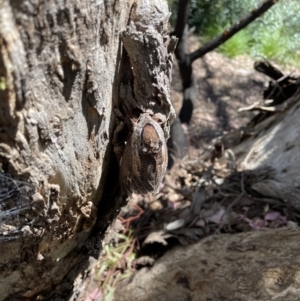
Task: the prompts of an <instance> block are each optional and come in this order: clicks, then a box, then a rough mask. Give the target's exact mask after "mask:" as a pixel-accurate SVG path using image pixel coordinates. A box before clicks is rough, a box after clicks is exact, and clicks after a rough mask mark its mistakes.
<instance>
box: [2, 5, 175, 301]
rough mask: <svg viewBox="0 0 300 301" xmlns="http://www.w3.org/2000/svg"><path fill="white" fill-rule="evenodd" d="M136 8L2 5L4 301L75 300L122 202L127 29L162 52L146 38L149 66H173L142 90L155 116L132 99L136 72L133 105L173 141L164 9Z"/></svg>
mask: <svg viewBox="0 0 300 301" xmlns="http://www.w3.org/2000/svg"><path fill="white" fill-rule="evenodd" d="M137 3H138V4H137ZM137 3H135V4H134V3H133V0H116V1H109V0H104V1H97V0H95V1H81V0H70V1H63V2H61V1H57V0H48V1H27V0H25V1H8V0H0V99H1V102H0V112H1V113H0V114H1V118H0V172H1V173H2V174H0V176H1V177H0V198H1V199H0V247H1V252H0V253H1V254H0V279H1V281H0V300H50V299H51V300H52V299H53V300H67V299H69V298H71V297H70V296H72V298H71V299H72V300H73V299H74V300H75V298H76V296H77V295H78V294H79V292H80V288H79V286H80V284H81V281H83V280H84V277H85V275H86V274H87V271H88V269H89V268H90V263H91V260H90V256H93V257H97V256H98V255H99V252H100V249H101V240H102V238H103V233H104V232H105V230H106V228H107V227H108V225H109V223H110V222H111V220H112V219H113V218H114V217H115V216H116V214H117V212H118V209H119V207H120V206H121V205H122V204H123V202H124V200H125V197H126V196H125V197H124V198H121V197H120V188H119V179H118V174H119V171H118V169H119V168H118V162H117V160H116V157H115V156H114V154H113V148H112V137H113V131H114V128H115V124H116V120H115V119H116V118H115V114H113V108H114V107H116V108H119V107H120V103H119V86H120V82H121V81H123V80H124V78H126V74H125V73H126V72H127V73H128V72H129V71H130V70H131V69H133V67H131V66H130V65H129V68H127V69H128V70H127V71H126V70H124V60H127V61H128V58H127V55H129V54H128V53H126V52H124V50H123V47H122V43H121V40H120V34H121V33H122V32H123V31H124V30H125V29H126V28H127V27H126V26H127V25H128V24H129V23H130V22H129V21H130V20H133V21H132V22H133V25H132V26H131V27H130V30H131V31H133V32H134V33H136V36H142V37H148V36H149V34H148V29H149V32H150V33H151V34H152V36H151V37H153V39H152V40H151V41H152V42H153V41H154V42H156V44H155V43H153V45H152V46H151V45H150V44H149V43H150V42H149V43H148V42H147V40H146V39H145V45H144V46H145V49H148V52H146V53H148V55H149V61H151V62H153V61H154V60H153V57H151V56H155V55H156V56H159V55H161V56H162V55H164V56H162V57H161V64H162V65H163V64H165V65H163V67H161V68H160V66H158V63H157V61H154V64H156V65H155V66H151V65H150V63H148V61H147V60H146V61H145V62H144V63H145V66H147V70H149V71H148V72H150V71H152V70H153V69H151V68H156V69H155V70H158V71H157V73H155V76H156V77H155V76H154V75H153V76H152V77H151V76H149V78H148V82H147V81H145V86H147V85H148V86H150V87H152V89H154V88H153V86H154V84H155V89H157V92H156V93H157V94H159V97H158V96H157V95H156V96H155V97H156V98H154V99H153V100H152V102H151V104H152V107H151V108H148V107H143V108H140V107H139V103H140V104H141V106H142V104H143V102H142V100H141V101H140V102H139V99H137V100H136V99H134V97H136V96H137V88H136V84H135V83H136V80H135V78H134V76H136V75H135V73H134V71H135V70H133V74H130V76H129V78H130V79H131V80H132V82H129V83H128V81H129V80H128V78H127V83H126V84H129V85H131V86H133V87H134V89H133V90H134V93H133V96H132V97H131V98H130V100H128V103H130V101H131V100H132V102H133V103H132V107H131V109H132V110H133V111H136V110H139V113H143V110H144V111H146V112H147V113H149V114H156V113H159V114H160V115H163V116H164V117H165V118H164V122H165V123H164V124H165V125H164V130H165V133H166V136H167V135H168V131H169V126H170V123H171V119H172V117H173V115H174V113H173V108H172V106H171V105H170V99H169V95H168V88H169V81H170V76H169V74H170V68H171V61H170V60H171V59H170V57H169V55H171V54H170V53H171V52H172V50H173V48H172V47H171V46H168V43H169V41H168V40H167V39H166V36H168V32H167V30H166V24H167V22H168V17H169V12H168V7H167V3H166V2H165V1H152V2H151V1H150V2H149V1H147V0H145V1H139V2H137ZM143 5H144V6H143ZM141 7H142V8H143V7H144V8H143V9H140V8H141ZM132 18H134V19H132ZM158 21H159V22H158ZM130 24H131V23H130ZM135 41H137V40H135ZM147 43H148V44H147ZM163 43H164V44H163ZM162 45H165V50H164V48H163V46H162ZM147 47H148V48H147ZM151 47H152V48H151ZM167 47H169V48H168V51H167ZM154 48H155V50H156V51H157V52H158V50H161V49H162V50H161V52H159V53H158V54H157V53H156V52H155V51H153V49H154ZM130 63H132V62H129V64H130ZM121 64H122V65H121ZM167 64H168V65H167ZM127 66H128V65H127ZM149 66H150V67H149ZM134 67H135V68H136V67H137V66H134ZM157 67H159V68H157ZM163 68H164V72H162V71H161V70H162V69H163ZM136 69H139V68H136ZM140 69H143V70H145V67H144V66H140ZM124 74H125V75H124ZM151 74H152V73H151ZM151 74H150V75H151ZM132 76H133V79H132ZM154 77H155V80H154V79H153V78H154ZM162 80H163V81H164V90H163V91H160V90H159V89H160V88H161V82H160V81H162ZM151 97H154V95H152V96H151ZM134 101H135V102H134ZM147 101H148V102H150V100H149V99H147ZM75 279H76V282H75Z"/></svg>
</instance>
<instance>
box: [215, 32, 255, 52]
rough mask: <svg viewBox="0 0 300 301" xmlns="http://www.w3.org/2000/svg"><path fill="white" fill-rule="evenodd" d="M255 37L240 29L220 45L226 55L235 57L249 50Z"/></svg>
mask: <svg viewBox="0 0 300 301" xmlns="http://www.w3.org/2000/svg"><path fill="white" fill-rule="evenodd" d="M252 41H253V39H252V38H251V36H249V35H248V33H247V32H246V31H240V32H238V33H237V34H235V35H234V36H233V37H232V38H230V39H229V40H228V41H227V42H226V43H224V44H222V45H221V46H220V47H219V50H220V51H221V52H222V53H223V54H225V55H226V56H228V57H230V58H233V57H236V56H238V55H241V54H245V53H247V52H248V50H249V48H250V47H251V43H252Z"/></svg>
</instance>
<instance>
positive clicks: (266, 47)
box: [168, 0, 300, 68]
mask: <svg viewBox="0 0 300 301" xmlns="http://www.w3.org/2000/svg"><path fill="white" fill-rule="evenodd" d="M168 1H169V5H170V9H171V11H172V16H171V24H172V26H174V25H175V22H176V19H177V4H178V0H168ZM261 1H262V0H191V1H190V13H189V20H188V24H189V27H190V28H191V27H194V28H195V34H196V35H197V36H199V41H200V43H202V44H204V43H205V42H207V41H209V40H210V39H212V38H213V37H215V36H216V35H218V34H220V33H221V32H222V31H223V30H224V29H226V28H228V27H229V26H230V25H232V24H234V23H235V22H237V21H239V20H240V19H241V18H242V17H243V16H244V15H245V14H247V13H248V12H249V11H251V10H252V9H253V8H255V7H256V6H257V5H258V4H260V3H261ZM217 51H219V52H222V53H223V54H224V55H226V56H228V57H235V56H238V55H242V54H248V55H251V56H252V57H254V58H256V59H262V58H264V59H271V60H274V61H276V62H278V63H281V64H287V65H293V66H295V67H298V68H300V1H299V0H281V1H279V2H278V3H277V4H276V5H274V6H273V7H272V8H271V9H269V10H268V11H267V12H266V13H265V15H264V17H263V18H259V19H257V20H256V21H254V22H252V23H251V24H250V25H249V26H248V27H246V28H245V29H243V30H242V31H240V32H239V33H237V34H236V35H234V36H233V37H232V38H231V39H229V40H228V41H227V42H226V43H224V44H223V45H222V46H220V47H219V48H218V50H217Z"/></svg>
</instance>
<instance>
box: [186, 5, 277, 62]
mask: <svg viewBox="0 0 300 301" xmlns="http://www.w3.org/2000/svg"><path fill="white" fill-rule="evenodd" d="M278 1H279V0H265V1H263V2H262V3H261V4H260V6H259V7H258V8H256V9H253V10H252V11H251V12H250V13H249V14H248V15H246V16H245V17H244V18H242V19H241V20H239V21H238V22H237V23H235V24H234V25H232V26H231V27H230V28H229V29H227V30H225V31H224V32H223V33H222V34H221V35H219V36H217V37H215V38H214V39H212V40H211V41H210V42H208V43H207V44H205V45H203V46H202V47H201V48H199V49H198V50H196V51H194V52H192V53H191V54H190V55H189V56H190V60H191V62H193V61H194V60H196V59H198V58H200V57H202V56H204V55H205V54H206V53H208V52H210V51H212V50H213V49H215V48H217V47H219V46H220V45H222V44H223V43H224V42H226V41H227V40H229V39H230V38H231V37H232V36H233V35H235V34H236V33H237V32H239V31H240V30H241V29H243V28H245V27H246V26H247V25H249V24H250V23H251V22H252V21H254V20H255V19H256V18H258V17H260V16H261V15H262V14H263V13H264V12H266V11H267V10H268V9H269V8H270V7H272V6H273V5H274V4H275V3H276V2H278Z"/></svg>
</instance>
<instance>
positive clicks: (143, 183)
mask: <svg viewBox="0 0 300 301" xmlns="http://www.w3.org/2000/svg"><path fill="white" fill-rule="evenodd" d="M167 164H168V153H167V145H166V140H165V135H164V132H163V130H162V128H161V126H160V125H159V124H158V122H156V121H155V120H154V119H153V118H152V117H151V116H150V115H149V114H148V113H143V114H141V115H140V117H139V118H138V120H137V121H135V122H134V124H133V130H132V134H131V136H130V138H129V139H128V141H127V143H126V145H125V149H124V153H123V156H122V158H121V161H120V183H121V187H122V189H123V191H125V192H127V193H128V194H130V193H133V192H134V193H138V194H147V193H149V192H153V193H157V192H158V190H159V186H160V184H161V182H162V180H163V177H164V175H165V173H166V169H167Z"/></svg>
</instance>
